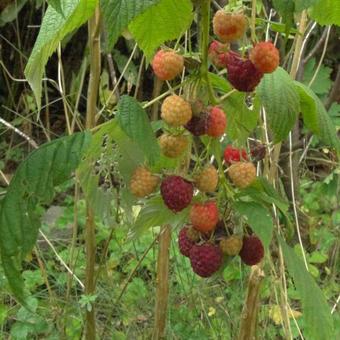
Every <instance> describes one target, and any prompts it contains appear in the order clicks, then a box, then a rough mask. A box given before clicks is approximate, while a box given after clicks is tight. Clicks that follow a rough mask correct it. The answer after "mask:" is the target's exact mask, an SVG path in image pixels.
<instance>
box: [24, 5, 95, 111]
mask: <svg viewBox="0 0 340 340" xmlns="http://www.w3.org/2000/svg"><path fill="white" fill-rule="evenodd" d="M96 5H97V0H62V9H63V13H62V14H61V13H59V12H58V11H56V10H55V9H54V8H53V7H52V6H49V7H48V8H47V11H46V13H45V15H44V18H43V21H42V24H41V27H40V30H39V34H38V37H37V40H36V42H35V44H34V47H33V50H32V53H31V55H30V58H29V60H28V63H27V65H26V68H25V75H26V78H27V80H28V82H29V84H30V86H31V87H32V90H33V92H34V95H35V98H36V101H37V104H38V108H39V110H40V107H41V86H42V85H41V81H42V76H43V73H44V69H45V65H46V63H47V60H48V58H49V57H50V56H51V54H52V53H53V52H54V51H55V50H56V48H57V47H58V44H59V42H60V41H61V40H62V39H63V38H64V37H65V36H66V35H67V34H69V33H71V32H72V31H73V30H75V29H77V28H78V27H80V26H81V25H82V24H83V23H84V22H86V21H87V20H88V19H89V18H90V17H91V16H92V14H93V13H94V10H95V7H96Z"/></svg>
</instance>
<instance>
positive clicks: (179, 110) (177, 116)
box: [161, 95, 192, 126]
mask: <svg viewBox="0 0 340 340" xmlns="http://www.w3.org/2000/svg"><path fill="white" fill-rule="evenodd" d="M161 112H162V113H161V116H162V118H163V120H164V121H165V122H166V123H167V124H169V125H171V126H181V125H185V124H186V123H188V121H189V120H190V119H191V117H192V111H191V106H190V104H189V103H188V102H186V101H185V100H184V99H182V98H181V97H179V96H177V95H172V96H169V97H166V98H165V100H164V102H163V104H162V107H161Z"/></svg>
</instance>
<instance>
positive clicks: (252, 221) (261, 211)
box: [234, 202, 274, 249]
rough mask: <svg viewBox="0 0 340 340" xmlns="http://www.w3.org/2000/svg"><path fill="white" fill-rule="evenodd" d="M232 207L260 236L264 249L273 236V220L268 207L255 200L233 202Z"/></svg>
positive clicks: (267, 246)
mask: <svg viewBox="0 0 340 340" xmlns="http://www.w3.org/2000/svg"><path fill="white" fill-rule="evenodd" d="M234 208H235V209H236V211H238V212H239V213H240V214H241V215H243V216H244V217H246V219H247V221H248V223H249V225H250V227H251V228H252V229H253V231H254V232H255V233H256V235H257V236H259V237H260V239H261V241H262V242H263V245H264V247H265V248H266V249H268V248H269V245H270V242H271V240H272V236H273V226H274V225H273V220H272V217H271V216H270V214H269V212H268V209H266V208H265V207H263V206H262V205H261V204H258V203H255V202H235V204H234Z"/></svg>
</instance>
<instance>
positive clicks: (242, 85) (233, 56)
mask: <svg viewBox="0 0 340 340" xmlns="http://www.w3.org/2000/svg"><path fill="white" fill-rule="evenodd" d="M225 62H226V67H227V70H228V74H227V78H228V80H229V82H230V84H231V85H233V86H234V87H235V89H237V90H239V91H243V92H251V91H253V90H254V89H255V87H256V86H257V85H258V84H259V82H260V81H261V79H262V77H263V73H262V72H261V71H259V70H258V69H257V68H256V67H255V65H254V64H253V63H252V62H251V61H250V60H249V59H242V58H241V56H240V55H239V54H238V53H236V52H233V51H230V52H228V53H227V54H226V58H225Z"/></svg>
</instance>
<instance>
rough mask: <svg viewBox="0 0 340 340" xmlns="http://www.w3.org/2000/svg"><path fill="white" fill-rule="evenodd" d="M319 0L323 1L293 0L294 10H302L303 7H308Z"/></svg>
mask: <svg viewBox="0 0 340 340" xmlns="http://www.w3.org/2000/svg"><path fill="white" fill-rule="evenodd" d="M320 1H321V2H323V1H324V0H294V2H295V11H296V12H302V11H303V10H304V9H306V8H309V7H311V6H313V5H315V4H317V3H318V2H320Z"/></svg>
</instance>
